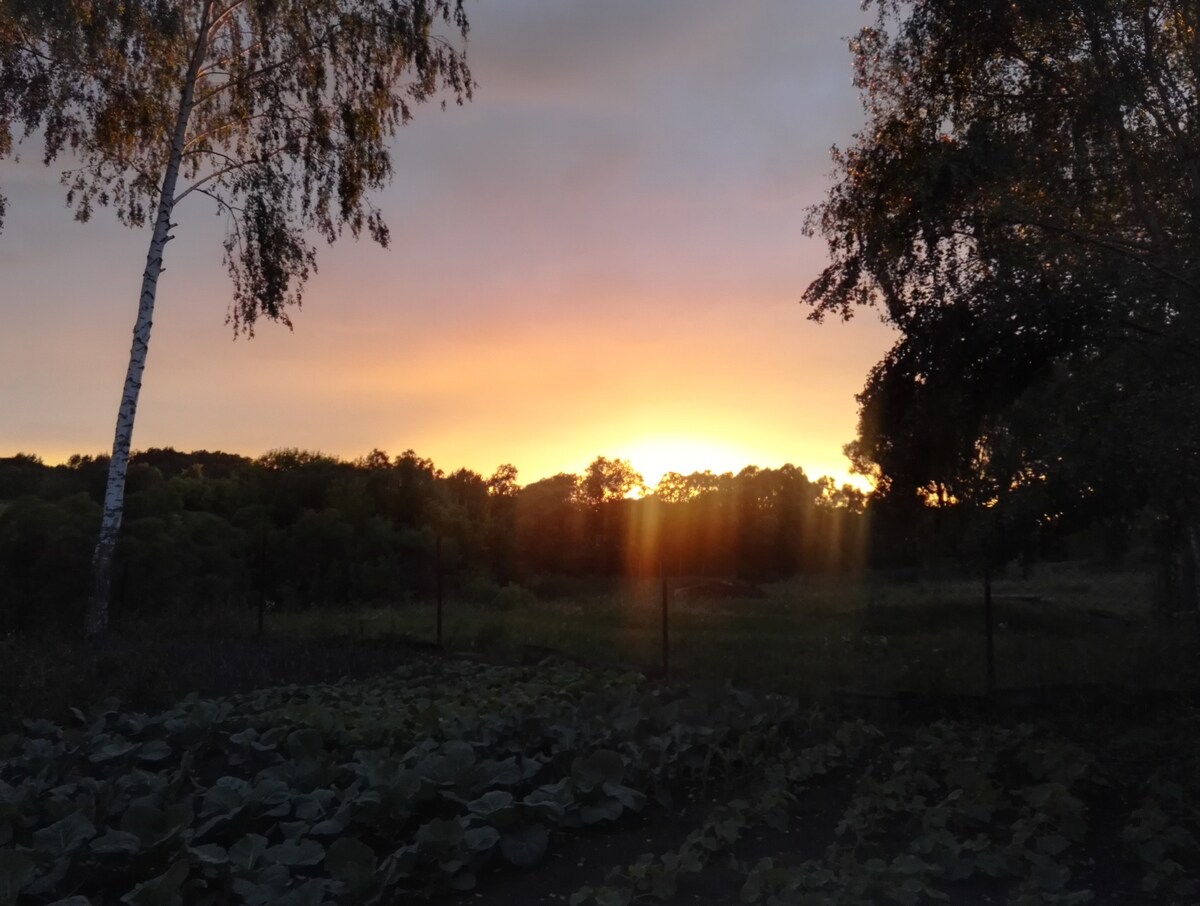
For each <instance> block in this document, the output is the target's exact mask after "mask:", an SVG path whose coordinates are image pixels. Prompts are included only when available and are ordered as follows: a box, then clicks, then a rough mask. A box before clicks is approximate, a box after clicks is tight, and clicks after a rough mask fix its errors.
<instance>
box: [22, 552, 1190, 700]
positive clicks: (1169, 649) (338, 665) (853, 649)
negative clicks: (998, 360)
mask: <svg viewBox="0 0 1200 906" xmlns="http://www.w3.org/2000/svg"><path fill="white" fill-rule="evenodd" d="M1151 583H1152V577H1151V575H1150V574H1149V573H1147V572H1138V571H1132V570H1130V571H1122V572H1099V571H1097V570H1096V569H1094V568H1089V567H1085V566H1077V565H1071V564H1064V565H1058V566H1050V567H1044V568H1042V569H1041V570H1039V571H1038V572H1037V573H1036V574H1035V576H1034V577H1033V578H1030V579H1028V580H1022V579H1005V578H1001V579H999V580H997V581H996V583H995V586H994V590H993V591H994V600H995V606H994V609H995V614H994V620H995V626H996V630H995V645H996V673H997V685H998V687H999V688H1001V689H1004V688H1014V687H1016V688H1022V689H1024V688H1029V687H1036V686H1061V685H1113V686H1124V687H1129V688H1133V689H1184V690H1190V689H1194V688H1196V685H1197V671H1196V670H1195V669H1194V664H1195V663H1196V662H1197V656H1198V654H1200V646H1198V644H1197V632H1196V626H1195V621H1194V620H1195V618H1194V616H1187V617H1177V618H1176V619H1174V620H1172V621H1170V622H1164V621H1163V620H1162V619H1160V618H1158V617H1156V615H1155V613H1154V612H1153V609H1152V607H1151V605H1150V603H1149V602H1150V600H1151ZM680 584H683V583H681V582H679V581H673V582H672V587H674V586H678V585H680ZM762 590H763V591H764V592H765V595H764V596H763V597H756V598H732V599H704V598H699V599H687V598H685V597H684V596H683V595H675V594H673V593H672V594H671V596H670V597H671V600H670V605H669V612H670V640H669V641H670V649H669V656H670V668H671V674H672V675H673V676H678V677H681V678H686V679H690V680H693V681H699V682H706V683H713V682H715V683H724V682H732V683H735V684H738V685H745V686H748V687H751V688H756V689H760V690H763V691H773V692H784V693H787V694H790V695H795V696H797V697H798V698H800V699H802V700H810V701H811V700H823V699H826V698H828V697H829V696H830V695H836V694H842V693H861V694H867V695H885V694H895V693H916V694H920V695H935V696H936V695H961V694H977V693H980V692H982V691H983V689H984V682H985V672H984V669H985V668H984V663H985V660H984V659H985V643H984V638H985V635H984V610H983V593H982V586H981V583H979V582H970V581H963V580H957V579H936V578H926V579H920V578H918V579H915V580H912V579H909V580H908V581H897V580H895V579H881V578H878V577H876V578H871V577H825V578H818V579H807V580H793V581H789V582H782V583H777V584H774V585H767V586H764V587H763V589H762ZM558 591H559V594H556V595H555V596H554V597H550V598H538V597H536V596H534V595H533V594H531V593H529V592H527V591H525V590H524V589H515V588H507V589H503V590H501V591H500V592H499V594H498V595H496V596H495V597H494V599H492V600H480V599H479V596H478V595H476V596H475V600H473V601H466V600H462V599H459V598H456V597H454V596H451V595H448V599H447V601H446V603H445V606H444V642H445V645H446V647H447V648H448V649H451V650H457V651H467V652H472V653H475V654H480V655H486V656H488V657H492V658H499V659H501V660H514V659H517V660H519V659H521V658H523V657H524V658H526V659H528V658H531V657H532V658H534V659H536V658H537V657H538V656H539V655H538V653H539V652H540V651H541V650H542V649H554V650H555V651H559V652H562V653H564V654H566V655H569V656H571V657H574V658H577V659H579V660H581V661H584V662H587V663H595V664H624V665H628V666H633V667H635V668H637V669H643V670H645V669H648V670H650V671H651V672H655V671H656V670H658V669H659V668H660V667H661V659H662V653H661V652H662V606H661V601H662V589H661V584H660V583H659V582H656V581H636V582H628V583H609V584H606V585H603V586H601V585H597V584H596V583H578V585H577V586H575V587H572V588H569V589H566V590H565V591H566V593H563V591H564V590H563V589H559V590H558ZM256 629H257V624H256V614H255V612H254V611H253V610H246V609H239V610H224V611H222V610H215V609H214V610H212V611H209V612H205V613H188V614H183V613H177V612H164V613H162V614H160V615H158V616H157V617H156V618H144V617H143V618H139V619H137V620H129V619H123V618H122V615H121V614H119V613H118V614H116V615H115V622H114V631H113V632H112V633H111V636H110V638H108V639H107V640H106V641H105V643H104V644H103V645H101V646H87V645H83V644H81V643H79V642H78V641H73V640H71V639H63V638H49V639H46V638H43V639H27V638H17V637H10V638H8V639H3V640H0V701H3V702H6V703H7V707H3V708H0V716H3V717H4V718H7V719H10V720H11V719H12V718H13V717H14V715H18V714H19V715H23V716H33V715H39V714H41V713H46V712H49V713H61V712H62V711H63V710H64V709H65V708H66V707H68V706H71V705H78V704H80V702H81V700H82V699H83V698H87V697H89V696H90V697H91V698H93V699H94V698H98V697H104V696H108V695H113V696H116V697H118V698H120V699H122V700H125V701H130V702H131V703H132V704H134V705H137V706H139V707H149V706H162V707H165V706H166V705H168V704H170V703H171V701H173V700H174V698H177V697H179V696H182V695H184V694H186V693H188V692H190V691H197V690H198V691H201V692H205V693H206V694H207V693H212V694H225V693H228V692H231V691H237V690H239V689H242V688H254V687H255V686H259V685H263V684H269V683H273V682H288V681H309V680H313V681H316V680H328V679H336V678H337V677H338V676H341V675H347V676H364V675H369V674H370V673H371V672H372V671H378V670H381V669H387V668H388V667H390V666H392V665H394V664H395V663H397V661H398V660H402V659H403V658H404V656H405V655H404V653H403V652H404V651H405V650H407V649H409V648H411V647H412V643H418V647H419V645H420V644H431V643H432V642H433V640H434V638H435V609H434V605H433V602H418V603H408V604H404V605H397V606H393V607H380V606H371V607H360V608H354V609H336V610H324V609H316V608H314V609H311V610H305V611H291V612H278V611H270V612H268V613H267V615H266V632H265V633H264V635H263V636H262V637H259V636H257V634H256ZM84 703H86V702H84Z"/></svg>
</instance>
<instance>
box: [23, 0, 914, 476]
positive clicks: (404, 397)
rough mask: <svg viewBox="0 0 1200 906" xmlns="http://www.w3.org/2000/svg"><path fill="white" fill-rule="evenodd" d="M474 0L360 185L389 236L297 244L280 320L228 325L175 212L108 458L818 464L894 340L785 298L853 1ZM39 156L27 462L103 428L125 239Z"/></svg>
mask: <svg viewBox="0 0 1200 906" xmlns="http://www.w3.org/2000/svg"><path fill="white" fill-rule="evenodd" d="M468 9H469V13H470V17H471V26H472V28H471V43H470V52H469V53H470V60H471V65H472V68H473V71H474V74H475V77H476V79H477V81H478V83H479V88H478V91H477V92H476V96H475V100H474V102H473V103H471V104H469V105H467V106H465V107H462V108H457V107H450V108H449V109H448V110H447V111H445V112H442V111H440V110H438V109H437V108H436V107H433V106H428V107H425V108H421V109H418V110H417V115H416V117H415V119H414V121H413V123H412V124H411V125H409V126H407V127H405V128H404V129H403V130H402V131H401V134H400V135H399V136H398V138H397V140H396V144H395V162H396V168H397V178H396V180H395V182H394V183H393V185H392V186H391V188H390V189H389V190H388V191H387V192H385V193H384V194H383V195H382V196H381V197H380V198H379V199H377V201H378V203H379V205H380V207H382V209H383V211H384V213H385V215H386V216H387V219H388V222H389V224H390V226H391V228H392V237H393V246H392V248H390V249H388V250H381V249H379V248H378V247H377V246H375V245H374V244H372V243H370V242H367V241H364V242H360V243H357V244H356V243H354V242H352V241H349V240H346V241H344V242H342V243H339V244H338V245H336V246H334V247H333V248H327V247H322V248H320V249H319V251H318V262H319V267H320V272H319V273H318V274H317V275H316V276H315V277H314V278H313V280H312V282H311V283H310V285H309V288H308V292H307V298H306V302H305V306H304V309H303V310H301V311H299V312H296V313H294V316H293V321H294V324H295V330H294V332H291V333H289V332H288V330H287V329H286V328H284V327H281V326H277V325H273V324H270V323H263V324H261V325H260V328H259V330H258V334H257V336H256V337H255V338H254V339H253V340H246V339H238V340H236V341H235V340H234V339H233V335H232V332H231V330H230V328H229V327H228V326H226V324H225V314H226V309H227V306H228V299H229V286H228V278H227V277H226V274H225V271H224V268H223V267H222V266H221V263H220V257H221V249H220V239H221V226H222V222H221V220H220V219H219V218H217V217H216V216H214V211H213V208H212V205H211V202H209V201H208V200H206V199H203V198H200V197H199V196H192V197H191V198H189V199H188V200H187V201H186V202H185V203H184V204H183V205H182V206H181V207H180V208H179V209H178V210H177V211H176V217H175V220H176V221H177V222H178V223H179V228H178V230H177V231H176V235H177V238H176V240H175V241H174V242H172V243H171V244H170V246H169V247H168V249H167V256H166V272H165V274H164V275H163V278H162V280H161V281H160V284H159V294H158V308H157V314H156V317H155V324H154V335H153V339H152V341H151V346H150V355H149V364H148V367H147V371H146V378H145V385H144V388H143V391H142V397H141V405H140V408H139V412H138V421H137V427H136V429H135V433H134V447H135V448H146V447H152V446H173V447H175V448H177V449H182V450H190V449H209V450H217V449H220V450H226V451H229V452H237V453H243V454H247V455H258V454H260V453H263V452H266V451H267V450H269V449H272V448H277V447H300V448H305V449H312V450H321V451H323V452H326V453H330V454H335V455H338V456H342V457H347V458H353V457H356V456H360V455H362V454H365V453H366V452H368V451H369V450H371V449H372V448H375V447H378V448H382V449H384V450H387V451H389V452H390V453H393V454H395V453H399V452H401V451H402V450H405V449H407V448H413V449H415V450H416V451H417V452H418V453H419V454H421V455H422V456H427V457H430V458H431V459H433V461H434V462H435V463H436V464H437V465H438V466H439V467H441V468H443V469H445V470H447V471H450V470H452V469H455V468H458V467H460V466H466V467H468V468H472V469H475V470H477V471H479V472H482V473H484V474H485V475H486V474H490V473H491V472H492V471H493V470H494V469H495V467H496V466H497V465H499V464H500V463H504V462H511V463H513V464H514V465H516V466H517V468H518V469H519V472H520V478H519V480H520V481H521V482H522V483H528V482H530V481H534V480H536V479H538V478H541V477H545V476H547V475H551V474H554V473H556V472H559V471H580V470H582V469H583V467H584V466H586V465H587V463H588V462H589V461H591V460H592V459H593V458H594V457H595V456H597V455H605V456H610V457H613V456H618V457H623V458H628V459H630V460H631V461H632V463H633V465H634V466H635V467H636V468H638V469H639V470H641V471H642V472H643V474H644V475H645V477H646V478H647V479H648V480H649V481H651V483H653V482H654V481H655V480H656V479H657V478H658V476H659V475H660V474H661V472H662V471H664V470H665V469H674V470H676V471H683V472H690V471H693V470H698V469H706V468H707V469H712V470H714V471H726V470H734V471H736V470H738V469H740V468H741V467H742V466H745V465H747V464H756V465H760V466H778V465H781V464H783V463H785V462H792V463H794V464H796V465H799V466H802V467H803V468H804V469H805V470H806V471H807V472H808V473H809V474H810V475H812V476H814V477H815V476H817V475H821V474H830V475H833V476H834V477H835V478H838V479H839V480H841V479H844V478H845V477H846V470H847V463H846V460H845V458H844V457H843V456H842V453H841V447H842V445H843V444H844V443H846V442H847V441H848V440H850V439H851V438H852V437H853V435H854V427H855V416H856V408H855V403H854V394H855V393H856V392H857V391H858V390H859V389H860V388H861V386H862V384H863V379H864V377H865V375H866V372H867V370H868V369H869V368H870V367H871V365H873V364H874V363H875V362H876V361H877V360H878V359H879V358H880V356H881V355H882V353H883V352H884V350H885V349H886V348H887V346H888V345H889V344H890V342H891V334H890V332H889V330H888V329H887V328H886V327H885V326H883V325H882V324H880V323H879V320H878V318H877V317H876V316H875V315H874V314H873V313H870V312H864V313H863V314H862V315H860V316H859V317H858V318H856V319H854V320H853V321H851V322H850V323H849V324H841V323H836V322H831V323H827V324H825V325H823V326H818V325H816V324H813V323H811V322H809V321H808V320H807V319H806V316H807V314H808V311H807V309H806V308H804V307H802V306H801V305H800V304H799V303H798V299H799V297H800V295H801V293H802V292H803V290H804V288H805V287H806V286H807V285H808V283H809V281H810V280H811V279H812V278H813V277H814V276H816V274H817V273H818V272H819V270H820V269H821V267H822V266H823V263H824V246H823V243H822V242H821V241H819V240H816V239H806V238H804V237H803V236H802V235H801V229H802V226H803V223H804V219H805V212H806V208H807V207H808V206H809V205H811V204H813V203H814V202H817V201H819V200H820V199H821V198H822V196H823V194H824V192H825V191H826V188H827V186H828V181H829V171H830V167H831V163H830V159H829V149H830V146H831V145H833V144H835V143H838V144H843V145H845V144H848V143H849V142H850V140H851V137H852V134H853V132H854V131H855V129H856V128H857V127H858V126H859V124H860V122H861V116H862V115H861V111H860V107H859V104H858V99H857V96H856V92H855V90H854V88H853V86H852V85H851V65H850V64H851V61H850V56H849V53H848V51H847V49H846V38H847V37H848V36H850V35H851V34H853V33H854V32H855V31H856V30H857V29H858V28H859V27H860V26H861V25H862V24H865V16H864V14H863V13H861V12H860V11H859V4H858V3H857V2H856V0H804V2H796V0H754V2H750V3H744V4H743V3H736V4H735V3H730V2H728V0H654V2H646V0H605V2H602V3H601V2H596V0H591V2H586V0H557V2H554V3H546V2H545V0H481V2H479V3H478V4H471V5H470V6H469V7H468ZM58 171H59V168H58V167H52V168H50V169H47V168H44V167H42V166H41V165H40V149H38V148H36V147H29V148H28V149H27V151H26V153H25V155H24V160H22V162H21V163H13V162H12V161H5V162H0V185H2V186H3V188H4V191H5V194H7V195H8V197H9V211H8V216H7V221H6V226H5V229H4V232H3V233H0V456H3V455H11V454H13V453H16V452H18V451H21V452H28V453H36V454H39V455H41V456H42V457H43V458H44V459H46V460H47V461H51V462H53V461H59V460H61V459H64V458H65V457H66V456H67V455H69V454H70V453H74V452H82V453H97V452H100V451H105V450H107V449H108V448H109V447H110V446H111V444H112V430H113V422H114V419H115V417H116V405H117V399H118V397H119V393H120V388H121V381H122V378H123V374H124V369H125V365H126V361H127V356H128V351H129V337H130V329H131V327H132V324H133V318H134V315H135V312H136V305H137V292H138V286H139V280H140V276H141V270H142V266H143V263H144V258H145V253H146V244H147V242H148V241H149V233H148V231H136V232H135V231H130V230H127V229H125V228H123V227H121V226H120V225H118V224H117V223H116V220H115V218H114V217H112V215H111V213H109V212H106V211H101V212H99V213H98V215H97V216H96V217H95V218H94V219H93V221H92V222H91V223H89V224H77V223H75V222H74V221H73V220H72V219H71V214H70V212H69V211H68V210H67V209H66V208H65V206H64V202H63V190H62V188H61V186H59V184H58Z"/></svg>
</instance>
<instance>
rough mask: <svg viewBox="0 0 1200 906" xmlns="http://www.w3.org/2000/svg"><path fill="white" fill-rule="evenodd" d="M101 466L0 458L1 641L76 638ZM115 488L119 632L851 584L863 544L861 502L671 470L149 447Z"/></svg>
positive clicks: (813, 482) (842, 494) (822, 482)
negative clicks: (658, 476)
mask: <svg viewBox="0 0 1200 906" xmlns="http://www.w3.org/2000/svg"><path fill="white" fill-rule="evenodd" d="M106 468H107V458H106V457H102V456H98V457H91V456H73V457H71V458H70V460H69V461H68V462H67V463H65V464H64V465H59V466H47V465H44V464H43V463H41V462H40V461H39V460H38V459H37V457H34V456H28V455H25V456H15V457H9V458H7V459H0V613H3V615H4V626H3V629H4V630H6V631H17V632H24V631H31V630H35V629H38V630H46V629H52V628H57V629H60V630H63V631H71V629H72V628H73V627H75V626H76V625H78V624H79V623H80V622H81V618H82V610H81V607H82V602H83V600H84V599H85V597H86V594H87V577H88V567H89V560H90V557H91V553H92V546H93V545H94V542H95V536H96V532H97V531H98V526H99V518H100V507H101V500H102V495H103V489H104V475H105V470H106ZM128 482H129V483H128V489H129V490H128V499H127V503H126V506H127V513H126V516H125V527H124V530H123V534H122V537H121V542H120V544H119V545H118V548H117V552H116V561H115V564H116V565H115V570H114V579H113V599H114V603H115V604H116V605H117V607H118V608H119V612H128V613H130V614H134V615H136V614H144V613H148V612H153V611H154V610H155V609H158V608H164V607H165V608H180V609H182V610H187V609H194V608H199V609H204V608H209V609H219V608H230V607H235V608H236V607H242V608H247V607H255V606H257V605H258V604H259V603H260V601H261V600H262V599H264V598H265V599H267V600H269V601H270V602H272V606H273V607H276V606H277V607H280V608H286V609H292V610H295V609H303V608H310V607H317V608H326V607H341V608H344V607H346V606H349V605H361V604H376V603H387V602H391V603H403V602H405V601H413V600H414V599H415V600H423V601H429V600H431V598H432V596H433V593H434V589H435V586H436V584H437V582H438V576H439V571H440V572H441V575H442V576H443V578H444V580H445V581H446V583H447V590H448V591H450V592H452V593H453V594H455V595H456V596H465V597H466V598H469V599H472V600H475V599H478V600H479V603H482V604H487V603H488V602H489V600H490V599H492V598H494V597H496V596H497V595H498V594H499V593H500V591H501V590H502V589H503V588H504V587H505V586H510V585H515V586H522V587H527V588H529V589H532V590H536V589H538V588H552V587H554V586H555V580H560V581H558V583H557V584H558V586H560V587H561V586H562V585H563V581H566V580H570V579H579V578H584V577H600V578H609V579H619V578H629V577H645V576H659V575H661V574H662V573H663V572H664V571H665V572H667V573H669V574H670V575H672V576H676V577H683V576H711V577H739V578H742V579H745V580H752V581H756V582H765V581H771V580H778V579H784V578H789V577H792V576H795V575H812V574H820V573H838V572H847V571H850V570H853V569H857V568H859V566H860V565H861V558H862V556H863V552H864V550H865V542H866V525H867V520H866V518H865V509H866V497H865V495H864V494H863V493H862V492H860V491H858V490H857V489H855V488H854V487H852V486H849V485H844V486H842V487H840V488H839V487H836V486H835V483H834V482H833V480H832V479H829V478H819V479H810V478H808V477H807V476H806V475H805V474H804V471H803V470H802V469H799V468H796V467H794V466H783V467H781V468H778V469H759V468H756V467H747V468H745V469H743V470H741V471H740V472H739V473H737V474H736V475H734V474H732V473H725V474H721V475H715V474H713V473H711V472H702V473H695V474H691V475H680V474H678V473H668V474H667V475H665V476H663V478H662V480H661V481H660V482H659V483H658V485H657V487H655V488H654V489H652V490H650V489H645V488H644V487H643V483H642V479H641V476H639V475H638V474H637V473H636V472H635V471H634V470H633V469H632V467H631V466H630V465H629V463H628V462H625V461H623V460H620V459H615V458H613V459H610V458H606V457H603V456H601V457H597V458H596V459H595V460H594V461H593V462H592V463H591V464H590V465H589V466H588V467H587V469H586V470H585V471H584V472H583V473H582V474H580V475H575V474H566V473H564V474H559V475H555V476H552V477H550V478H545V479H542V480H539V481H534V482H531V483H529V484H527V485H521V484H520V483H519V481H518V473H517V470H516V469H515V468H514V467H513V466H511V465H502V466H500V467H499V468H498V469H497V470H496V471H495V473H494V474H492V475H491V476H489V477H486V478H485V477H484V476H482V475H480V474H478V473H476V472H472V471H470V470H468V469H458V470H456V471H454V472H451V473H449V474H446V473H445V472H443V471H442V470H441V469H438V468H437V467H436V466H435V465H434V464H433V463H432V462H431V461H429V460H428V459H424V458H422V457H420V456H418V455H416V454H415V453H413V452H412V451H407V452H405V453H402V454H400V455H397V456H395V457H389V456H388V455H387V454H386V453H384V452H382V451H379V450H375V451H372V452H371V453H370V454H368V455H367V456H364V457H362V458H361V459H358V460H355V461H352V462H347V461H340V460H337V459H335V458H333V457H329V456H323V455H320V454H318V453H312V452H306V451H300V450H276V451H273V452H271V453H268V454H266V455H264V456H261V457H259V458H257V459H249V458H247V457H242V456H236V455H232V454H224V453H208V452H194V453H181V452H177V451H175V450H170V449H151V450H146V451H143V452H139V453H136V454H134V456H133V457H132V461H131V465H130V469H129V478H128ZM643 491H647V493H645V494H644V496H640V497H634V496H632V495H634V494H639V493H642V492H643Z"/></svg>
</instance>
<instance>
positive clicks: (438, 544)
mask: <svg viewBox="0 0 1200 906" xmlns="http://www.w3.org/2000/svg"><path fill="white" fill-rule="evenodd" d="M433 550H434V570H435V571H436V573H437V646H438V648H441V647H442V536H441V535H438V536H437V540H436V541H435V542H434V547H433Z"/></svg>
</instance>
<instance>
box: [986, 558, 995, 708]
mask: <svg viewBox="0 0 1200 906" xmlns="http://www.w3.org/2000/svg"><path fill="white" fill-rule="evenodd" d="M983 619H984V623H985V630H984V631H985V634H986V637H987V694H988V697H989V698H990V697H991V696H992V695H994V694H995V692H996V640H995V635H994V632H993V625H992V624H993V614H992V566H991V564H990V563H989V562H988V561H987V560H984V563H983Z"/></svg>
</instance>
